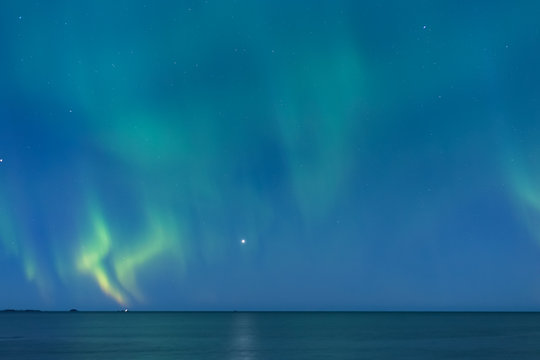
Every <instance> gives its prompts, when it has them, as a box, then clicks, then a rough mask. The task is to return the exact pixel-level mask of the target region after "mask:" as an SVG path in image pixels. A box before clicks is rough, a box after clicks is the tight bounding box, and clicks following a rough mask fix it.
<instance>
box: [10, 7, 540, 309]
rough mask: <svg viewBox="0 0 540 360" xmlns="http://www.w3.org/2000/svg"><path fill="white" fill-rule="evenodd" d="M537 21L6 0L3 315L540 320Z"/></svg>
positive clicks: (509, 10) (518, 13)
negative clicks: (532, 316)
mask: <svg viewBox="0 0 540 360" xmlns="http://www.w3.org/2000/svg"><path fill="white" fill-rule="evenodd" d="M539 17H540V4H538V2H536V1H516V2H511V3H510V2H506V1H471V2H455V1H438V2H432V1H412V2H403V1H382V2H362V1H320V2H308V1H271V2H270V1H264V2H252V1H247V0H237V1H212V0H208V1H157V2H147V1H139V0H133V1H114V2H110V1H102V0H98V1H92V2H87V3H84V4H83V3H81V2H73V1H50V2H49V1H3V2H2V3H1V4H0V48H1V49H2V56H1V57H0V78H1V79H2V80H1V82H0V125H1V126H0V158H1V159H2V161H1V162H0V284H2V291H1V292H0V308H41V309H67V308H71V307H77V308H80V309H88V310H91V309H118V308H121V307H129V308H130V309H139V310H142V309H153V310H165V309H167V310H184V309H186V310H194V309H198V310H216V309H225V310H228V309H246V310H255V309H261V310H287V309H297V310H315V309H321V310H373V309H376V310H388V309H398V310H421V309H426V310H433V309H438V310H456V309H467V310H473V309H481V310H495V309H504V310H524V309H536V310H539V309H540V308H539V304H540V285H539V284H538V280H537V275H538V274H540V247H539V245H540V163H539V161H540V146H539V145H538V144H540V129H539V127H538V123H539V119H540V118H539V117H540V85H539V84H540V70H539V67H538V64H540V47H539V44H540V23H539V22H538V18H539ZM242 239H244V240H245V242H242Z"/></svg>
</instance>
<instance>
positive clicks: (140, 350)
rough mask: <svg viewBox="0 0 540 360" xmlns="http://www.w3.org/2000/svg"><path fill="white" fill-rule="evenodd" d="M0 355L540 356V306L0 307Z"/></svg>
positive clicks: (73, 359) (74, 357)
mask: <svg viewBox="0 0 540 360" xmlns="http://www.w3.org/2000/svg"><path fill="white" fill-rule="evenodd" d="M0 359H2V360H4V359H70V360H77V359H200V360H206V359H276V360H278V359H279V360H281V359H282V360H287V359H540V313H241V312H240V313H143V312H141V313H135V312H130V313H82V312H79V313H0Z"/></svg>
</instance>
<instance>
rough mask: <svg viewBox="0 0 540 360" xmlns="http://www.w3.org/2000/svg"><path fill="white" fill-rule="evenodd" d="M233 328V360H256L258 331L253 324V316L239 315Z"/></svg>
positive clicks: (234, 321) (248, 314) (234, 320)
mask: <svg viewBox="0 0 540 360" xmlns="http://www.w3.org/2000/svg"><path fill="white" fill-rule="evenodd" d="M232 322H233V327H232V336H233V337H232V342H231V350H232V351H231V354H230V355H231V357H230V359H231V360H252V359H256V356H255V355H256V354H255V350H256V348H257V344H256V341H257V329H256V327H255V326H254V324H253V314H250V313H237V314H236V316H234V318H233V320H232Z"/></svg>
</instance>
